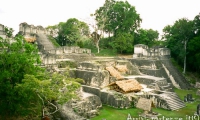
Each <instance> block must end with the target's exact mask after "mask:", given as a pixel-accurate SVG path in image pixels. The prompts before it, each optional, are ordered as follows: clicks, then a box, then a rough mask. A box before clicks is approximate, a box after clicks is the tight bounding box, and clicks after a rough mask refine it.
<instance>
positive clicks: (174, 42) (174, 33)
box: [163, 15, 200, 73]
mask: <svg viewBox="0 0 200 120" xmlns="http://www.w3.org/2000/svg"><path fill="white" fill-rule="evenodd" d="M199 17H200V15H197V16H196V17H195V19H194V20H188V19H186V18H182V19H179V20H177V21H176V22H175V23H174V25H171V26H170V25H167V26H166V27H165V28H164V29H163V32H164V35H163V37H164V40H165V45H166V46H167V47H168V48H170V50H171V55H172V57H173V58H174V59H175V60H176V61H177V62H178V64H179V65H181V66H183V68H184V69H183V73H185V72H186V68H188V69H189V70H192V71H196V72H197V71H200V67H199V66H200V63H199V59H200V55H199V54H200V53H199V48H200V42H199V41H200V32H199V28H200V26H199V23H200V19H199ZM186 66H187V67H186Z"/></svg>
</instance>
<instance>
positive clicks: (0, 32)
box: [0, 24, 6, 39]
mask: <svg viewBox="0 0 200 120" xmlns="http://www.w3.org/2000/svg"><path fill="white" fill-rule="evenodd" d="M4 29H5V26H4V25H2V24H0V37H2V38H3V39H5V38H6V33H5V30H4Z"/></svg>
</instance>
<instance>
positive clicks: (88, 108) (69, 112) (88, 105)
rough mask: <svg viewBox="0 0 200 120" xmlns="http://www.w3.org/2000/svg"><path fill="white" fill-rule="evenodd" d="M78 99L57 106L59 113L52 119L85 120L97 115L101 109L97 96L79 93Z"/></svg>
mask: <svg viewBox="0 0 200 120" xmlns="http://www.w3.org/2000/svg"><path fill="white" fill-rule="evenodd" d="M80 92H81V94H80V99H78V100H72V101H69V102H67V103H65V104H63V105H58V107H59V109H60V110H59V112H57V113H56V114H54V119H61V120H86V118H92V117H94V116H96V115H98V114H99V109H100V108H101V107H102V103H101V100H100V98H99V97H98V96H96V95H93V94H90V93H86V92H82V91H80Z"/></svg>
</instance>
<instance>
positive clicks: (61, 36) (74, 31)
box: [58, 18, 90, 46]
mask: <svg viewBox="0 0 200 120" xmlns="http://www.w3.org/2000/svg"><path fill="white" fill-rule="evenodd" d="M58 29H59V32H58V43H59V44H60V45H61V46H65V45H74V44H76V43H77V42H78V41H80V40H83V39H84V38H85V37H88V36H89V34H90V30H89V26H88V25H87V24H86V23H85V22H82V21H79V20H78V19H76V18H70V19H68V20H67V21H66V22H60V23H59V24H58Z"/></svg>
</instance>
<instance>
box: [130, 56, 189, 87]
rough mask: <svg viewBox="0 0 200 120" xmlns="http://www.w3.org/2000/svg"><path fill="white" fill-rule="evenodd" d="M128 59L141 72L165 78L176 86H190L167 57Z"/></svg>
mask: <svg viewBox="0 0 200 120" xmlns="http://www.w3.org/2000/svg"><path fill="white" fill-rule="evenodd" d="M130 61H131V63H132V64H135V65H137V66H138V67H139V69H140V72H141V73H143V74H146V75H150V76H156V77H162V78H166V80H167V81H168V82H169V83H171V84H172V85H173V86H175V87H176V88H181V89H188V88H189V87H190V85H189V82H188V81H187V80H186V79H185V78H184V76H183V75H182V74H181V73H180V72H179V71H178V70H177V69H176V68H175V67H174V66H173V65H172V63H171V61H170V59H168V57H162V59H161V60H152V59H130Z"/></svg>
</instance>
